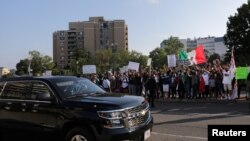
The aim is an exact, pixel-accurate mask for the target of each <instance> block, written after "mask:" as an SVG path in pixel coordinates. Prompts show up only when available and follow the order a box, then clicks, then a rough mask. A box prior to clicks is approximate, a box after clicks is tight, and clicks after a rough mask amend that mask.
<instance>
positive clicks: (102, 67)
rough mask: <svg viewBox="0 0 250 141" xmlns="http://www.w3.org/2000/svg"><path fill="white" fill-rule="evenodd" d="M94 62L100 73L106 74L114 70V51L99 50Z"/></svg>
mask: <svg viewBox="0 0 250 141" xmlns="http://www.w3.org/2000/svg"><path fill="white" fill-rule="evenodd" d="M93 62H94V64H95V65H96V66H97V71H98V72H105V71H108V70H110V69H111V68H112V50H111V49H101V50H98V51H97V52H96V53H95V55H94V57H93Z"/></svg>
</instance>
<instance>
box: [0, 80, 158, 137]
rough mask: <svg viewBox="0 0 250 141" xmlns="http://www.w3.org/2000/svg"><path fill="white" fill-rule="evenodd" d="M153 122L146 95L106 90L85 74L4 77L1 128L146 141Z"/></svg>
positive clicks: (0, 85) (0, 86)
mask: <svg viewBox="0 0 250 141" xmlns="http://www.w3.org/2000/svg"><path fill="white" fill-rule="evenodd" d="M152 127H153V117H152V116H151V113H150V109H149V104H148V102H147V101H146V100H145V98H143V97H138V96H129V95H124V94H114V93H107V92H106V91H104V90H103V89H101V88H100V87H99V86H97V85H95V84H94V83H92V82H91V81H90V80H88V79H86V78H78V77H73V76H52V77H20V78H9V79H0V128H1V130H3V129H6V128H7V129H11V130H12V129H15V130H16V129H21V130H25V131H26V130H27V131H32V132H37V133H53V134H54V133H55V135H60V137H63V139H64V140H66V141H118V140H138V141H143V140H146V139H147V138H148V137H149V136H150V132H151V130H152ZM27 133H29V132H27Z"/></svg>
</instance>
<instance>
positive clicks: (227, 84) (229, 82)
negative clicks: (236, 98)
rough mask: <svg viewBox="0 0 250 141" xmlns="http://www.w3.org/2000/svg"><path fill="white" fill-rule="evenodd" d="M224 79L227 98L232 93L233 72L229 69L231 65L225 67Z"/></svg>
mask: <svg viewBox="0 0 250 141" xmlns="http://www.w3.org/2000/svg"><path fill="white" fill-rule="evenodd" d="M222 75H223V80H222V84H223V86H224V91H225V94H224V96H225V99H227V98H228V97H229V96H230V95H231V93H232V75H233V74H232V73H231V72H230V71H229V67H228V66H226V67H225V69H224V70H223V71H222Z"/></svg>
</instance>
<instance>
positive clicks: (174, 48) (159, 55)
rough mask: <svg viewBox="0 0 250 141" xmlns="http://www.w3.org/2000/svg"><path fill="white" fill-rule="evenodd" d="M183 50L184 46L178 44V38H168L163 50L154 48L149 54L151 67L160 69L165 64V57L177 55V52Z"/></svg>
mask: <svg viewBox="0 0 250 141" xmlns="http://www.w3.org/2000/svg"><path fill="white" fill-rule="evenodd" d="M183 48H184V45H183V44H182V43H181V42H180V40H179V38H177V37H172V36H170V37H169V38H168V40H167V44H166V46H165V47H163V48H156V49H154V50H153V51H151V52H150V53H149V57H150V58H152V61H153V62H152V66H153V67H154V68H162V67H163V66H164V65H166V64H167V55H170V54H175V55H176V56H177V55H178V53H179V51H180V50H181V49H183Z"/></svg>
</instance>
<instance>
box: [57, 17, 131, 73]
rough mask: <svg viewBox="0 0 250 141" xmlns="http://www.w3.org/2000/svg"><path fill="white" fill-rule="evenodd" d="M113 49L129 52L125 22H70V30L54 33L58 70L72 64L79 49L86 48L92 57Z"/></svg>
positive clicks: (90, 19) (102, 20)
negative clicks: (122, 49) (74, 54)
mask: <svg viewBox="0 0 250 141" xmlns="http://www.w3.org/2000/svg"><path fill="white" fill-rule="evenodd" d="M113 47H115V48H124V49H126V50H128V27H127V25H126V24H125V21H124V20H113V21H106V20H105V19H104V18H103V17H90V18H89V21H80V22H69V29H68V30H61V31H56V32H54V33H53V61H54V62H55V63H56V65H57V68H58V69H63V68H64V67H65V66H67V65H68V64H69V63H70V59H71V57H72V56H71V55H72V54H73V53H74V51H75V50H76V49H77V48H80V49H81V48H82V49H83V48H84V49H85V51H87V52H88V53H89V55H90V56H92V55H93V54H94V53H95V52H96V51H97V50H100V49H107V48H113Z"/></svg>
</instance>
